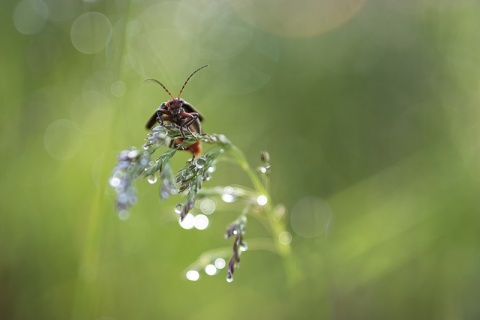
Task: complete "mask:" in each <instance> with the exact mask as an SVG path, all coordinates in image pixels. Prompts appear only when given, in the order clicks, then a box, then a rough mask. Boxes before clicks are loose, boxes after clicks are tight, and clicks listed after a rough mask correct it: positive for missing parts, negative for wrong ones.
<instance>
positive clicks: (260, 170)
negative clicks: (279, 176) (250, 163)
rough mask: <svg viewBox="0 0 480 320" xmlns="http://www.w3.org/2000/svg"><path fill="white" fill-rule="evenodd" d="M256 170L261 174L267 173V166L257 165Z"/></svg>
mask: <svg viewBox="0 0 480 320" xmlns="http://www.w3.org/2000/svg"><path fill="white" fill-rule="evenodd" d="M257 171H258V172H260V173H261V174H265V173H267V168H265V167H258V168H257Z"/></svg>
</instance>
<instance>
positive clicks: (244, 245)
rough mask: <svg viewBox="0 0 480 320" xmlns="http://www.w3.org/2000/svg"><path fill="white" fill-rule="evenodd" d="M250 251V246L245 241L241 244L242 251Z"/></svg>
mask: <svg viewBox="0 0 480 320" xmlns="http://www.w3.org/2000/svg"><path fill="white" fill-rule="evenodd" d="M247 250H248V245H247V243H246V242H245V241H243V242H242V243H241V244H240V251H247Z"/></svg>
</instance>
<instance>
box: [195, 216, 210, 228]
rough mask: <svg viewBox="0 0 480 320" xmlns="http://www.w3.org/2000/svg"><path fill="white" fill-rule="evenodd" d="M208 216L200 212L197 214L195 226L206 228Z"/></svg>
mask: <svg viewBox="0 0 480 320" xmlns="http://www.w3.org/2000/svg"><path fill="white" fill-rule="evenodd" d="M208 223H209V221H208V217H207V216H206V215H203V214H198V215H196V216H195V220H194V226H195V228H196V229H198V230H205V229H206V228H207V227H208Z"/></svg>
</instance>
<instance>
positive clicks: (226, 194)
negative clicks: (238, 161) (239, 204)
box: [222, 187, 237, 203]
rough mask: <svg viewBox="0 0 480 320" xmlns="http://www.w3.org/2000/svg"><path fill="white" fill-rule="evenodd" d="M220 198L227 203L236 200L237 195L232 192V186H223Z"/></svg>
mask: <svg viewBox="0 0 480 320" xmlns="http://www.w3.org/2000/svg"><path fill="white" fill-rule="evenodd" d="M222 200H223V201H225V202H227V203H230V202H234V201H235V200H237V197H236V196H235V195H234V194H233V188H232V187H225V188H224V189H223V194H222Z"/></svg>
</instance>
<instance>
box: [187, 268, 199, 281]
mask: <svg viewBox="0 0 480 320" xmlns="http://www.w3.org/2000/svg"><path fill="white" fill-rule="evenodd" d="M185 277H187V279H188V280H190V281H197V280H198V279H200V273H199V272H198V271H197V270H188V271H187V273H186V274H185Z"/></svg>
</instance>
